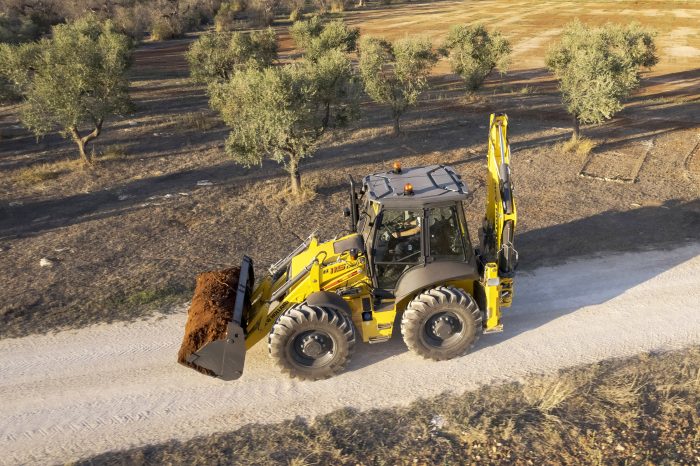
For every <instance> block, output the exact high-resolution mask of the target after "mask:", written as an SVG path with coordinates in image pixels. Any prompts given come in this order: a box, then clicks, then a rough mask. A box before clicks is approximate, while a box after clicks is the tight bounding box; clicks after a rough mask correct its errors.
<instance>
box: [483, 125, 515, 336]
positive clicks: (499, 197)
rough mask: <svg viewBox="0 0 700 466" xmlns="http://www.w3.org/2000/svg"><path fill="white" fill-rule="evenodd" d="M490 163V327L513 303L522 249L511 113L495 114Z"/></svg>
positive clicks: (486, 229)
mask: <svg viewBox="0 0 700 466" xmlns="http://www.w3.org/2000/svg"><path fill="white" fill-rule="evenodd" d="M487 167H488V178H487V182H486V189H487V197H486V215H485V216H484V223H483V226H482V237H481V258H482V261H483V263H484V274H483V284H484V289H485V293H486V302H487V307H488V309H487V323H486V328H487V330H489V329H496V328H498V327H500V308H501V307H509V306H510V305H511V302H512V300H513V278H514V276H515V268H516V266H517V263H518V253H517V251H516V250H515V248H514V247H513V239H514V235H515V225H516V220H517V211H516V208H515V198H514V194H513V183H512V180H511V169H510V145H509V144H508V116H507V115H505V114H503V113H496V114H491V119H490V124H489V140H488V154H487Z"/></svg>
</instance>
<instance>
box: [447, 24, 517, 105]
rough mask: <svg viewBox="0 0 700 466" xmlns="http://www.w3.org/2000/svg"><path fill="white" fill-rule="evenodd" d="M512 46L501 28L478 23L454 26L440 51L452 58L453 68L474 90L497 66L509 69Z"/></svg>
mask: <svg viewBox="0 0 700 466" xmlns="http://www.w3.org/2000/svg"><path fill="white" fill-rule="evenodd" d="M511 50H512V49H511V46H510V43H509V42H508V40H507V39H506V38H505V37H503V36H501V34H500V33H499V32H497V31H496V32H492V33H489V32H488V31H487V30H486V27H484V26H483V25H481V24H476V25H455V26H452V27H451V28H450V32H449V33H448V34H447V38H446V39H445V42H444V43H443V45H442V47H441V49H440V52H441V53H442V54H443V55H445V56H446V57H448V58H449V60H450V64H451V65H452V71H454V72H455V73H457V74H458V75H460V76H461V77H462V79H464V81H465V83H466V85H467V89H468V90H469V91H470V92H474V91H476V90H477V89H479V88H480V87H481V85H482V84H483V83H484V81H485V80H486V77H487V76H488V75H489V74H490V73H491V71H493V70H494V69H496V68H497V69H498V70H499V71H500V72H501V73H504V72H505V69H506V68H507V66H508V59H509V56H510V53H511Z"/></svg>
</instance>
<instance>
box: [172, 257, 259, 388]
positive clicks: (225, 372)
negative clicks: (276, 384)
mask: <svg viewBox="0 0 700 466" xmlns="http://www.w3.org/2000/svg"><path fill="white" fill-rule="evenodd" d="M253 283H254V277H253V261H252V259H250V258H249V257H247V256H244V257H243V261H242V262H241V267H240V269H239V268H230V269H226V270H221V271H216V272H205V273H202V274H200V275H199V276H198V277H197V286H196V288H195V292H194V297H193V298H192V305H191V306H190V309H189V311H188V319H187V325H186V326H185V337H184V339H183V341H182V346H181V347H180V352H179V353H178V362H180V363H181V364H184V365H186V366H188V367H191V368H193V369H195V370H197V371H199V372H202V373H203V374H207V375H210V376H213V377H218V378H220V379H222V380H236V379H238V378H239V377H240V376H241V375H242V374H243V366H244V365H245V353H246V347H245V332H244V330H243V326H244V318H245V315H246V313H247V311H248V310H249V309H250V295H251V293H252V290H253Z"/></svg>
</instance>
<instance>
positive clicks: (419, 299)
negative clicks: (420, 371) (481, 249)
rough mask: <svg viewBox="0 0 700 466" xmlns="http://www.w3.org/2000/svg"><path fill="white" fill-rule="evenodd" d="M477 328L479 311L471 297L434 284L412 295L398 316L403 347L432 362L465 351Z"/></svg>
mask: <svg viewBox="0 0 700 466" xmlns="http://www.w3.org/2000/svg"><path fill="white" fill-rule="evenodd" d="M481 330H482V327H481V311H480V310H479V307H478V306H477V305H476V302H474V298H472V297H471V296H469V295H468V294H467V293H466V292H465V291H464V290H462V289H459V288H454V287H450V286H438V287H436V288H433V289H430V290H427V291H425V292H423V293H421V294H419V295H418V296H416V297H415V298H413V300H412V301H411V302H410V303H408V306H407V307H406V310H405V311H404V313H403V317H402V319H401V335H402V336H403V340H404V342H405V343H406V346H408V348H409V349H410V350H411V351H413V352H415V353H417V354H419V355H421V356H423V357H424V358H427V359H434V360H436V361H442V360H445V359H452V358H455V357H457V356H462V355H463V354H466V353H467V352H468V351H469V350H470V349H471V347H472V346H474V343H476V341H477V340H478V339H479V336H480V335H481Z"/></svg>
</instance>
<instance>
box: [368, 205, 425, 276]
mask: <svg viewBox="0 0 700 466" xmlns="http://www.w3.org/2000/svg"><path fill="white" fill-rule="evenodd" d="M422 216H423V212H422V211H412V210H385V211H384V212H383V213H382V216H381V223H380V224H379V225H378V226H377V229H376V232H375V237H374V244H373V248H372V253H373V259H374V265H375V270H376V276H377V284H378V286H379V287H380V288H386V289H392V288H393V287H394V285H396V282H397V281H398V279H399V277H400V276H401V275H402V274H403V273H404V272H405V271H406V270H408V269H409V268H411V267H412V266H413V265H416V264H418V263H419V262H420V261H421V260H422V254H421V252H422V249H421V231H422V229H423V225H422V223H423V218H422Z"/></svg>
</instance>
